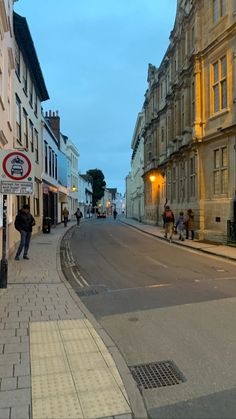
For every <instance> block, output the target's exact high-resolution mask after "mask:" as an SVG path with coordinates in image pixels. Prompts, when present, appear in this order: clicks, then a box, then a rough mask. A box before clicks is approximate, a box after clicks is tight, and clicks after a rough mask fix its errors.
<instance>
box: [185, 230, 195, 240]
mask: <svg viewBox="0 0 236 419" xmlns="http://www.w3.org/2000/svg"><path fill="white" fill-rule="evenodd" d="M190 231H191V234H192V240H194V230H186V239H188V236H189V232H190Z"/></svg>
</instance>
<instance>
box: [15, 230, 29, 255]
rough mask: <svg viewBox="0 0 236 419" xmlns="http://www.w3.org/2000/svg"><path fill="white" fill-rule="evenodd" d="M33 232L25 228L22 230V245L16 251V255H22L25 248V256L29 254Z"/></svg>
mask: <svg viewBox="0 0 236 419" xmlns="http://www.w3.org/2000/svg"><path fill="white" fill-rule="evenodd" d="M31 234H32V233H31V231H23V230H21V231H20V245H19V247H18V250H17V252H16V256H20V254H21V252H22V250H23V249H24V256H26V255H27V253H28V250H29V244H30V239H31Z"/></svg>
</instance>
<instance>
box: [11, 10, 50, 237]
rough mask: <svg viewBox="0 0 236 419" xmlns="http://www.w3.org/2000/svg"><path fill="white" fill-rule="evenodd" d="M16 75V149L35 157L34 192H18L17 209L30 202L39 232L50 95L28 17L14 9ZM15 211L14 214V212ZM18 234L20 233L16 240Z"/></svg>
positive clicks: (36, 229) (41, 215)
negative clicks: (44, 117)
mask: <svg viewBox="0 0 236 419" xmlns="http://www.w3.org/2000/svg"><path fill="white" fill-rule="evenodd" d="M13 22H14V36H15V76H14V93H13V97H14V112H15V124H14V128H13V133H14V142H13V146H14V148H16V149H20V150H26V151H28V152H30V153H32V155H33V159H34V176H35V177H34V196H30V197H27V196H17V197H16V204H15V211H14V212H15V213H16V212H17V211H18V210H19V209H20V208H21V207H22V205H23V204H24V203H28V204H29V205H30V209H31V213H32V214H33V216H34V218H35V221H36V226H35V227H34V229H33V232H34V233H36V232H38V231H40V230H41V228H42V218H43V206H42V172H43V125H42V113H41V103H42V102H43V101H46V100H48V99H49V96H48V92H47V88H46V85H45V82H44V78H43V74H42V71H41V68H40V64H39V61H38V58H37V53H36V50H35V47H34V43H33V40H32V37H31V34H30V30H29V27H28V24H27V21H26V19H25V18H24V17H22V16H20V15H18V14H17V13H15V12H14V14H13ZM14 215H15V214H14ZM18 239H19V235H17V240H18Z"/></svg>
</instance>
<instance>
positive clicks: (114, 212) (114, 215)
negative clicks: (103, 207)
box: [113, 209, 117, 220]
mask: <svg viewBox="0 0 236 419" xmlns="http://www.w3.org/2000/svg"><path fill="white" fill-rule="evenodd" d="M116 217H117V211H116V209H114V211H113V218H114V220H116Z"/></svg>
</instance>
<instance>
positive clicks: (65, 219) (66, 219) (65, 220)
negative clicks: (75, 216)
mask: <svg viewBox="0 0 236 419" xmlns="http://www.w3.org/2000/svg"><path fill="white" fill-rule="evenodd" d="M67 223H68V217H64V227H67Z"/></svg>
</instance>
